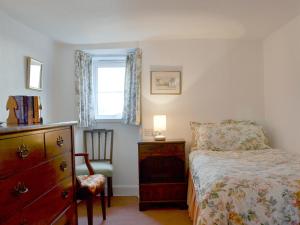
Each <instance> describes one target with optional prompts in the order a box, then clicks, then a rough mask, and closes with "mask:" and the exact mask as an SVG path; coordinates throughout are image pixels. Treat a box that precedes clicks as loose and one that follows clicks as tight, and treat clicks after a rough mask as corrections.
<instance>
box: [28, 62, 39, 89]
mask: <svg viewBox="0 0 300 225" xmlns="http://www.w3.org/2000/svg"><path fill="white" fill-rule="evenodd" d="M42 80H43V63H42V62H40V61H38V60H36V59H33V58H31V57H27V88H28V89H31V90H37V91H42V90H43V88H42Z"/></svg>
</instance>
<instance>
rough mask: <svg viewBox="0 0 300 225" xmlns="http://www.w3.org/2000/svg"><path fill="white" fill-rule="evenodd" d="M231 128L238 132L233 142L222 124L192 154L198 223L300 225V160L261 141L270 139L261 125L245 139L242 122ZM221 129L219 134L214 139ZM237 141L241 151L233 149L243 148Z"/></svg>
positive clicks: (192, 202)
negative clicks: (235, 147) (239, 128)
mask: <svg viewBox="0 0 300 225" xmlns="http://www.w3.org/2000/svg"><path fill="white" fill-rule="evenodd" d="M248 125H249V124H248ZM248 125H246V126H245V127H248ZM209 126H211V125H209ZM213 126H215V125H213ZM222 126H223V125H222ZM226 126H227V128H228V126H229V127H231V128H230V129H233V130H234V132H235V134H232V131H229V133H230V135H229V136H230V138H228V134H227V133H228V132H227V131H224V127H223V128H221V130H222V131H220V128H219V125H218V127H217V128H216V127H215V128H216V129H215V128H214V131H213V132H211V130H210V132H208V133H207V129H206V132H204V133H205V135H204V138H203V133H202V134H201V132H200V134H198V137H196V139H197V140H198V143H197V144H196V146H194V149H193V151H192V152H191V153H190V155H189V171H190V172H189V187H188V205H189V214H190V216H191V218H192V219H193V224H194V225H288V224H289V225H299V224H300V159H299V158H300V157H299V156H297V155H293V154H290V153H286V152H284V151H283V150H278V149H271V148H269V147H268V146H267V145H266V140H262V141H261V143H258V142H259V141H258V139H261V138H263V139H264V138H265V137H264V135H263V134H262V133H260V134H259V135H258V134H257V132H256V131H257V130H260V129H261V128H260V127H259V129H256V131H255V132H254V133H256V134H254V135H253V133H252V131H251V132H250V133H249V132H248V133H247V134H246V135H245V133H243V132H242V134H241V133H240V131H239V132H236V130H238V129H237V128H236V127H237V124H231V125H228V124H227V125H226ZM240 126H241V124H238V127H240ZM243 126H244V125H243ZM251 126H252V125H251ZM253 126H255V125H253ZM252 128H253V127H252ZM252 128H251V129H252ZM216 130H217V133H218V135H213V134H212V133H215V134H216ZM247 130H248V131H249V129H247ZM237 134H238V135H237ZM251 135H252V136H251ZM196 136H197V135H196ZM216 136H219V137H217V138H216ZM220 136H221V137H222V138H221V139H222V140H220ZM226 136H227V137H226ZM241 136H244V137H246V139H247V140H250V141H251V143H252V144H253V145H251V144H249V143H247V144H246V146H247V147H241V143H243V146H245V139H243V138H241ZM254 136H255V137H256V140H254V139H253V137H254ZM201 137H202V139H201ZM237 137H238V142H239V148H238V150H237V149H234V150H230V147H231V146H235V145H236V146H238V144H237V143H236V142H235V141H232V138H234V139H236V138H237ZM249 137H251V138H250V139H249ZM194 138H195V137H194ZM199 139H201V140H200V141H199ZM208 139H209V141H208ZM203 140H204V141H203ZM196 142H197V141H196ZM246 142H247V141H246ZM204 147H207V148H208V150H206V149H203V148H204ZM259 147H262V148H259ZM196 148H200V149H199V150H197V149H196ZM221 148H224V150H222V149H221Z"/></svg>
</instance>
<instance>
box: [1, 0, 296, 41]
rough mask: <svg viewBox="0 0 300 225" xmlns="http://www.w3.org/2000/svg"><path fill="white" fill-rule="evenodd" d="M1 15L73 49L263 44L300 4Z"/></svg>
mask: <svg viewBox="0 0 300 225" xmlns="http://www.w3.org/2000/svg"><path fill="white" fill-rule="evenodd" d="M0 10H2V11H4V12H5V13H6V14H8V15H9V16H11V17H13V18H14V19H16V20H18V21H20V22H22V23H24V24H25V25H28V26H30V27H32V28H34V29H36V30H38V31H40V32H42V33H44V34H46V35H47V36H50V37H51V38H53V39H55V40H57V41H61V42H65V43H70V44H92V43H107V42H125V41H142V40H161V39H198V38H230V39H231V38H243V39H257V38H259V39H260V38H264V37H266V36H267V35H268V34H270V33H271V32H272V31H274V30H276V29H277V28H279V27H280V26H281V25H283V24H285V23H287V22H288V21H289V20H291V19H292V18H294V17H295V16H297V15H298V14H300V1H299V0H26V1H24V0H0Z"/></svg>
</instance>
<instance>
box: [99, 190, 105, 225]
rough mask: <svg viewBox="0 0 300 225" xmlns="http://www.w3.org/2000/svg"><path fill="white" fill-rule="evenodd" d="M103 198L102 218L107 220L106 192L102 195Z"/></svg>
mask: <svg viewBox="0 0 300 225" xmlns="http://www.w3.org/2000/svg"><path fill="white" fill-rule="evenodd" d="M100 198H101V208H102V218H103V220H106V205H105V193H104V190H103V191H101V193H100Z"/></svg>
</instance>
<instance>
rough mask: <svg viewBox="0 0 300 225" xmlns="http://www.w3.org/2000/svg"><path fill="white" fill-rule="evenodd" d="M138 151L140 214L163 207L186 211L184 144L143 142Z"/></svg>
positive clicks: (181, 142) (180, 142)
mask: <svg viewBox="0 0 300 225" xmlns="http://www.w3.org/2000/svg"><path fill="white" fill-rule="evenodd" d="M138 149H139V190H140V202H139V207H140V210H145V209H147V208H149V207H151V206H164V205H167V206H170V205H177V206H179V207H182V208H186V196H187V181H186V172H185V142H184V141H180V140H176V141H175V140H174V141H142V142H139V143H138Z"/></svg>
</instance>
